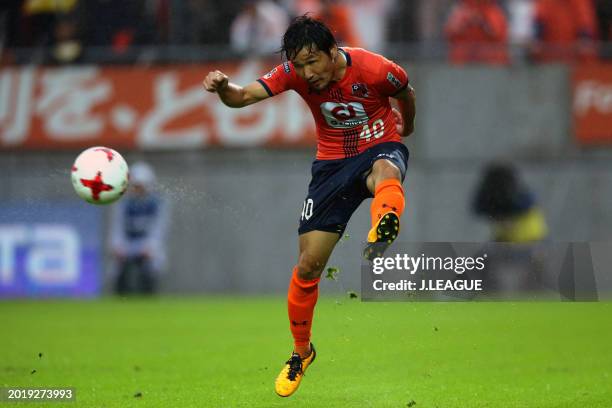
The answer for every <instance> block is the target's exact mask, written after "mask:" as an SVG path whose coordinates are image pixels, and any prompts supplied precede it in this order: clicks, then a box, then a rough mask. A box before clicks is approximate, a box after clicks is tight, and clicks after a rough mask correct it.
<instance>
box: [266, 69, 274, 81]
mask: <svg viewBox="0 0 612 408" xmlns="http://www.w3.org/2000/svg"><path fill="white" fill-rule="evenodd" d="M276 71H277V69H276V68H274V69H273V70H272V71H270V72H268V73H267V74H266V75H264V78H265V79H270V78H272V75H274V74H275V73H276Z"/></svg>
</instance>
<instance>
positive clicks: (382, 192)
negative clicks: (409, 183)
mask: <svg viewBox="0 0 612 408" xmlns="http://www.w3.org/2000/svg"><path fill="white" fill-rule="evenodd" d="M389 211H393V212H395V213H396V214H397V215H398V216H400V217H401V215H402V213H403V212H404V189H403V188H402V184H401V183H400V182H399V180H396V179H387V180H384V181H381V182H380V183H378V185H377V186H376V191H375V192H374V199H373V200H372V205H371V207H370V214H371V215H372V227H374V225H376V223H377V222H378V220H379V219H380V218H381V217H382V216H383V215H384V214H386V213H388V212H389Z"/></svg>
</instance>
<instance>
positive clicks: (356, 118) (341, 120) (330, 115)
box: [321, 102, 370, 129]
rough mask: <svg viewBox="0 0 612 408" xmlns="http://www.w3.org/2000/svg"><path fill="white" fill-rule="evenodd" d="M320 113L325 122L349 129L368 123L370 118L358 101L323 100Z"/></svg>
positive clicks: (334, 126) (332, 125) (338, 127)
mask: <svg viewBox="0 0 612 408" xmlns="http://www.w3.org/2000/svg"><path fill="white" fill-rule="evenodd" d="M321 113H322V114H323V117H324V118H325V121H326V122H327V124H328V125H329V126H330V127H333V128H337V129H350V128H353V127H355V126H359V125H363V124H364V123H368V120H369V119H370V118H369V117H368V114H367V113H366V111H365V108H364V107H363V105H362V104H361V103H359V102H349V103H338V102H324V103H322V104H321Z"/></svg>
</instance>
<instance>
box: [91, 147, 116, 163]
mask: <svg viewBox="0 0 612 408" xmlns="http://www.w3.org/2000/svg"><path fill="white" fill-rule="evenodd" d="M100 151H101V152H104V153H106V158H107V159H108V161H109V162H112V161H113V158H114V157H115V154H114V153H113V151H112V150H111V149H107V148H106V147H101V148H99V149H94V152H100Z"/></svg>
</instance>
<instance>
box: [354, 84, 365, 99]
mask: <svg viewBox="0 0 612 408" xmlns="http://www.w3.org/2000/svg"><path fill="white" fill-rule="evenodd" d="M351 94H352V95H353V96H356V97H357V98H367V97H368V86H367V85H366V84H362V83H357V84H353V85H351Z"/></svg>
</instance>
